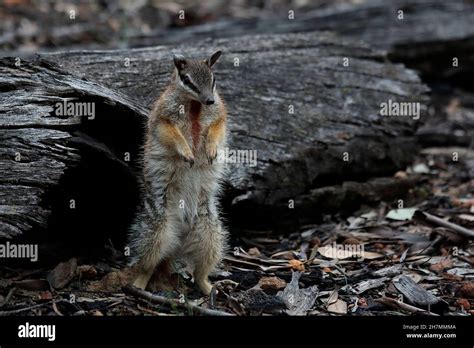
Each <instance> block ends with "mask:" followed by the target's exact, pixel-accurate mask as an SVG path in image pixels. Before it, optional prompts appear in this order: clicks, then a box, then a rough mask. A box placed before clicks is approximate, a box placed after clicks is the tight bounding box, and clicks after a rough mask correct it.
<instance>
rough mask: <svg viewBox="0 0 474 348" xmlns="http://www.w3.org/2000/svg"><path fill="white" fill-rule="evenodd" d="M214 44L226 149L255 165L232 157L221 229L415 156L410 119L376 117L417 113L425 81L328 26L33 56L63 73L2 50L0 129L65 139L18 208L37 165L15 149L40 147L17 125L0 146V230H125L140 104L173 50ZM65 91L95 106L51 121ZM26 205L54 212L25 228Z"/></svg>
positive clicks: (161, 78) (162, 76)
mask: <svg viewBox="0 0 474 348" xmlns="http://www.w3.org/2000/svg"><path fill="white" fill-rule="evenodd" d="M215 47H219V48H221V49H222V50H223V51H224V52H225V53H224V55H223V58H222V60H221V61H220V63H219V65H218V66H217V67H216V74H217V76H218V77H217V81H218V84H219V90H220V92H221V94H222V96H223V97H224V99H225V100H226V103H227V105H228V109H229V121H230V124H229V138H230V142H229V150H230V151H232V150H233V151H237V150H245V151H256V154H257V157H256V162H254V163H252V162H251V161H248V163H229V166H228V167H229V174H228V177H227V181H226V190H225V196H224V203H225V208H226V209H228V210H227V212H230V213H231V218H232V219H231V221H230V223H231V224H233V223H236V224H237V223H252V222H254V221H249V220H248V219H247V217H248V216H249V214H250V215H252V214H251V213H252V212H254V211H256V212H257V213H258V212H266V211H268V212H270V213H269V214H264V215H262V216H258V217H257V218H258V219H259V220H260V221H261V222H263V223H265V224H269V225H272V224H274V223H278V219H275V218H274V215H275V212H276V211H278V210H288V202H289V200H292V199H293V200H296V198H297V197H298V196H299V195H302V194H304V193H306V192H308V191H309V190H311V189H315V188H318V187H324V186H327V185H334V184H338V183H341V182H344V181H346V180H348V179H350V180H365V179H367V178H371V177H374V176H380V175H387V174H388V175H392V174H393V173H394V172H395V171H397V170H399V169H401V168H404V167H405V165H406V164H408V163H409V162H410V161H411V159H412V157H413V155H414V154H415V149H416V139H415V137H414V133H415V131H416V128H417V127H418V123H419V122H420V120H418V121H417V120H414V119H413V118H414V117H411V116H409V117H406V116H405V117H402V116H400V117H396V116H394V117H388V116H380V110H381V105H382V103H388V102H389V101H390V100H391V101H394V102H413V103H419V104H418V105H419V106H420V117H421V120H423V118H424V117H425V115H426V103H427V97H426V96H425V92H426V91H427V88H426V87H425V86H424V85H423V84H422V83H420V80H419V78H418V76H417V75H416V74H415V73H414V72H413V71H410V70H407V69H405V68H404V67H403V66H402V65H399V64H391V63H387V62H385V61H384V56H383V54H382V53H381V52H378V51H374V50H373V49H370V48H368V47H367V46H364V45H363V44H359V43H357V44H356V43H353V42H349V41H345V40H341V39H339V38H335V37H333V36H332V35H331V34H321V33H315V32H311V33H304V34H287V35H266V36H265V35H264V36H245V37H241V38H238V39H234V40H231V41H230V40H226V39H222V40H216V41H212V42H210V41H203V42H197V43H194V44H193V46H192V47H189V45H187V46H186V47H184V46H182V47H178V48H176V49H174V50H170V49H169V48H166V47H155V48H147V49H135V50H120V51H78V52H67V53H55V54H44V55H43V56H42V57H43V58H44V59H47V60H49V61H52V62H55V63H57V64H58V65H60V67H61V68H57V67H55V66H52V65H50V64H49V63H46V62H44V61H39V62H32V63H28V62H23V63H22V64H21V66H20V67H16V66H15V64H14V63H15V60H13V59H3V60H1V61H0V71H1V73H2V75H1V76H2V77H1V79H0V90H1V91H2V93H1V94H0V110H2V111H1V113H0V128H2V135H3V134H13V133H12V132H19V131H21V132H24V133H25V135H26V137H27V135H28V134H29V133H30V132H31V133H32V134H33V133H35V132H37V133H39V136H40V137H42V138H41V139H40V140H39V142H40V143H44V142H45V140H43V138H44V137H46V135H47V134H49V133H48V132H52V131H53V130H54V131H56V132H61V133H60V134H61V135H62V136H63V137H64V138H65V140H66V142H65V144H66V145H62V146H66V147H67V151H68V152H66V150H64V149H63V155H64V156H65V159H64V160H61V166H62V167H61V168H62V169H61V170H57V169H56V171H57V175H56V176H54V177H52V178H51V179H50V180H49V181H48V180H45V179H44V178H43V176H41V178H40V179H38V181H35V182H34V183H32V184H31V185H29V186H27V188H26V189H29V187H31V188H32V189H31V192H34V189H35V188H38V187H40V188H41V191H38V192H37V193H36V194H35V197H36V198H37V201H36V202H39V203H34V202H33V201H29V202H31V204H30V203H28V204H26V203H25V204H24V205H21V204H19V203H18V200H19V198H18V197H17V196H18V195H17V194H16V193H15V192H19V191H20V188H15V190H16V191H15V190H14V189H12V186H18V185H20V184H22V185H26V183H25V182H23V181H25V180H27V178H30V177H34V176H33V174H34V173H38V170H39V169H35V168H34V167H32V166H28V165H23V166H22V163H21V162H18V163H17V162H15V158H14V149H15V147H18V146H20V145H21V144H23V146H24V147H26V149H30V148H33V149H36V148H37V146H36V145H35V144H32V143H29V142H26V143H25V141H24V140H20V139H19V138H18V137H16V136H15V135H14V134H13V135H11V136H10V138H11V139H13V140H12V141H13V142H17V144H15V143H14V144H12V145H8V144H7V143H6V142H5V140H3V139H2V140H1V141H0V146H2V156H1V157H0V158H1V163H0V165H1V166H2V167H3V168H5V169H6V172H10V171H11V172H12V173H13V171H12V169H15V168H20V167H21V169H22V172H21V174H20V172H19V173H18V174H15V175H12V176H11V177H8V176H7V177H6V178H5V177H4V178H2V181H1V182H0V190H1V196H0V197H2V202H1V206H2V215H1V220H0V222H1V223H2V226H5V225H8V229H7V228H4V227H2V232H4V237H13V236H14V235H15V234H16V235H19V234H21V233H22V232H24V231H26V230H29V229H31V228H32V227H34V226H39V227H43V228H44V227H45V226H48V228H49V226H50V224H51V223H53V225H55V226H57V227H56V230H58V231H60V230H62V231H64V228H65V227H66V225H67V224H66V223H65V222H66V221H69V222H71V221H73V222H74V223H75V224H77V230H78V233H80V232H79V231H85V230H87V229H91V230H92V231H95V232H97V231H98V230H103V231H106V233H108V234H111V233H113V234H115V235H120V236H123V235H124V234H125V231H126V226H127V222H128V221H129V219H130V216H131V215H133V211H134V208H135V205H136V193H137V188H136V182H135V177H134V171H135V169H136V164H137V162H139V157H138V154H139V147H140V145H141V141H142V135H143V121H144V119H145V115H146V108H149V106H150V104H151V102H152V100H153V99H154V98H155V97H156V96H157V95H158V94H159V91H160V90H161V89H162V88H163V87H164V86H165V84H166V83H167V81H168V78H169V73H170V71H171V66H172V64H171V55H172V53H173V52H181V53H183V54H185V55H188V56H193V57H203V56H205V55H206V54H207V53H208V51H210V50H211V49H212V48H215ZM345 58H347V59H348V60H346V59H345ZM346 61H348V62H349V65H348V66H345V65H344V62H346ZM67 72H70V73H67ZM76 75H77V77H76ZM84 78H87V80H85V79H84ZM91 81H94V82H91ZM22 91H24V92H26V93H21V92H22ZM12 98H13V99H12ZM67 98H72V99H74V100H75V101H78V102H94V103H95V106H96V112H95V117H94V118H93V119H90V118H89V117H75V116H70V115H68V116H62V117H56V116H55V115H54V110H55V109H54V108H55V104H56V103H57V102H63V101H64V100H65V99H67ZM12 100H13V101H14V102H12ZM57 142H58V141H57V140H54V141H53V144H54V145H55V146H56V143H57ZM6 144H7V145H6ZM20 152H21V151H20ZM73 152H74V153H75V152H77V153H78V154H79V156H80V157H79V159H78V161H79V162H78V164H76V165H72V164H69V160H70V159H72V158H73V156H72V153H73ZM126 154H128V155H129V157H128V161H127V160H126V159H125V158H126ZM246 154H249V153H248V152H247V153H246ZM38 157H39V159H41V160H43V161H44V163H43V164H42V165H38V168H40V169H41V170H43V171H44V172H45V173H49V171H50V170H52V168H49V166H48V165H47V163H49V161H51V160H52V159H53V158H55V157H54V156H53V153H52V152H51V151H43V152H41V153H40V154H39V155H38ZM248 159H249V158H247V160H248ZM230 160H231V158H230ZM253 164H256V165H255V166H254V165H253ZM48 175H49V174H48ZM19 176H20V178H19ZM45 176H46V175H45ZM49 176H51V175H49ZM52 193H54V194H52ZM32 194H33V193H32ZM78 195H79V196H80V197H82V199H81V200H79V201H80V202H76V203H77V206H76V208H75V209H70V208H69V205H70V204H71V199H74V198H75V197H77V196H78ZM68 204H69V205H68ZM30 205H31V206H33V207H35V208H36V207H41V209H43V210H45V211H46V212H50V213H51V215H52V216H53V218H52V217H51V216H49V215H47V214H45V217H44V218H43V219H42V221H41V224H39V223H38V224H35V221H34V217H35V214H33V213H31V214H29V216H30V217H29V218H28V219H27V221H28V223H29V225H28V226H27V225H25V224H23V225H22V224H21V223H20V222H21V221H20V222H18V221H17V220H15V216H17V215H18V211H19V209H20V208H22V207H24V206H28V207H29V206H30ZM265 208H275V209H276V210H275V209H274V210H272V209H265ZM295 208H296V209H298V208H304V207H298V206H296V207H295ZM53 213H54V214H53ZM310 214H311V215H315V214H314V212H310ZM47 216H49V217H47ZM71 219H72V220H71ZM93 219H96V220H97V221H98V222H95V221H94V220H93ZM246 219H247V220H246ZM117 220H118V221H117ZM57 221H62V222H63V223H57ZM93 221H94V222H93ZM59 226H61V227H59ZM5 231H6V232H5ZM12 231H14V232H12ZM88 231H89V230H88Z"/></svg>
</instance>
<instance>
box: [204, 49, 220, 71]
mask: <svg viewBox="0 0 474 348" xmlns="http://www.w3.org/2000/svg"><path fill="white" fill-rule="evenodd" d="M221 54H222V51H215V52H214V53H213V54H212V56H211V57H210V58H208V59H206V63H207V65H209V67H212V66H213V65H214V63H215V62H217V60H218V59H219V57H220V56H221Z"/></svg>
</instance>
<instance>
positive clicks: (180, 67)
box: [173, 54, 187, 71]
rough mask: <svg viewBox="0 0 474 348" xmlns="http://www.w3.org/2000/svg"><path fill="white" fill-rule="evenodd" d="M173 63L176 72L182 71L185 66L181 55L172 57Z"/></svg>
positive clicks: (184, 59)
mask: <svg viewBox="0 0 474 348" xmlns="http://www.w3.org/2000/svg"><path fill="white" fill-rule="evenodd" d="M173 62H174V65H175V66H176V68H177V69H178V71H180V70H183V69H184V67H185V66H186V64H187V62H186V58H184V56H183V55H181V54H175V55H174V56H173Z"/></svg>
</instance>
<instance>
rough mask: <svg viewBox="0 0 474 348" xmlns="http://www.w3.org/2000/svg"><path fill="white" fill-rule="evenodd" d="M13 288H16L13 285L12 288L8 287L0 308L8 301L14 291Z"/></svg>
mask: <svg viewBox="0 0 474 348" xmlns="http://www.w3.org/2000/svg"><path fill="white" fill-rule="evenodd" d="M15 290H16V288H15V287H13V288H11V289H10V291H8V294H7V296H6V297H5V300H4V301H3V302H2V303H0V308H2V307H3V306H5V305H6V304H7V303H8V302H9V301H10V299H11V298H12V296H13V294H14V293H15Z"/></svg>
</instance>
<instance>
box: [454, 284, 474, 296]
mask: <svg viewBox="0 0 474 348" xmlns="http://www.w3.org/2000/svg"><path fill="white" fill-rule="evenodd" d="M456 295H457V296H459V297H465V298H474V282H469V283H464V284H462V285H461V286H460V287H459V288H458V290H457V291H456Z"/></svg>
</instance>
